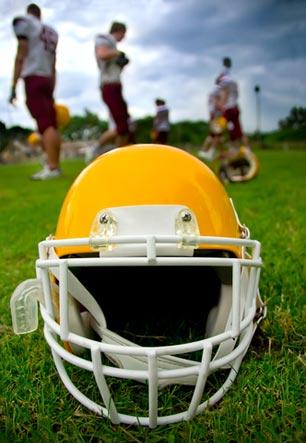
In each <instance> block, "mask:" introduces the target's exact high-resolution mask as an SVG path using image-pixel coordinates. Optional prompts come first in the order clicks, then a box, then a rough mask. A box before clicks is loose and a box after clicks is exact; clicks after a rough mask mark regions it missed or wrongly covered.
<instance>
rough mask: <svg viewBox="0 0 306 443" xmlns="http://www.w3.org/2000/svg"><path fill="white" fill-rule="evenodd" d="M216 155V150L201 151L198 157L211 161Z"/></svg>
mask: <svg viewBox="0 0 306 443" xmlns="http://www.w3.org/2000/svg"><path fill="white" fill-rule="evenodd" d="M214 153H215V151H214V149H209V150H208V151H202V150H200V151H199V152H198V156H199V157H200V158H203V159H204V160H209V161H210V160H212V159H213V156H214Z"/></svg>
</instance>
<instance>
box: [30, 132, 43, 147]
mask: <svg viewBox="0 0 306 443" xmlns="http://www.w3.org/2000/svg"><path fill="white" fill-rule="evenodd" d="M27 141H28V143H29V145H31V146H34V147H36V146H39V145H40V144H41V138H40V135H39V134H38V133H37V132H32V133H31V134H30V135H29V136H28V138H27Z"/></svg>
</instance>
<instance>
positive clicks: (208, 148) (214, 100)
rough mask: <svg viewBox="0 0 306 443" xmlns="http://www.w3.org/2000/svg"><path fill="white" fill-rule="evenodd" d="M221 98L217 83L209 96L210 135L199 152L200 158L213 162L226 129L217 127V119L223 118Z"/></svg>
mask: <svg viewBox="0 0 306 443" xmlns="http://www.w3.org/2000/svg"><path fill="white" fill-rule="evenodd" d="M220 96H221V94H220V86H219V84H218V82H216V83H215V84H214V86H213V88H212V89H211V91H210V92H209V94H208V112H209V133H208V136H207V137H206V139H205V140H204V143H203V145H202V148H201V149H200V150H199V152H198V155H199V157H201V158H205V159H207V160H212V158H213V156H214V153H215V150H216V148H217V145H218V142H219V138H220V137H221V136H222V133H223V132H224V129H225V128H223V127H222V126H218V125H216V122H217V121H218V120H217V119H218V118H219V119H220V117H221V116H222V112H221V111H220V110H219V103H220Z"/></svg>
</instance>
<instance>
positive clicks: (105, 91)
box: [101, 83, 129, 134]
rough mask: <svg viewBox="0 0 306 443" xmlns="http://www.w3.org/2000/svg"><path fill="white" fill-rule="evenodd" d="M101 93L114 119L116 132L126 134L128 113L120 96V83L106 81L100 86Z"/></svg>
mask: <svg viewBox="0 0 306 443" xmlns="http://www.w3.org/2000/svg"><path fill="white" fill-rule="evenodd" d="M101 94H102V99H103V101H104V103H105V104H106V105H107V106H108V108H109V110H110V113H111V115H112V117H113V119H114V122H115V124H116V129H117V132H118V134H128V133H129V113H128V108H127V104H126V102H125V100H124V98H123V96H122V85H121V84H120V83H106V84H104V85H103V86H102V87H101Z"/></svg>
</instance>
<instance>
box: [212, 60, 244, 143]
mask: <svg viewBox="0 0 306 443" xmlns="http://www.w3.org/2000/svg"><path fill="white" fill-rule="evenodd" d="M231 67H232V61H231V59H230V58H229V57H224V59H223V69H222V71H221V73H220V74H219V75H218V77H217V79H216V83H217V84H218V85H219V87H220V99H219V103H218V110H219V111H220V112H222V115H223V117H224V118H225V119H226V120H227V129H228V135H229V138H230V142H231V146H232V148H233V149H235V148H239V147H240V146H241V144H242V145H243V146H245V147H248V145H249V142H248V138H247V136H246V135H245V134H244V132H243V130H242V125H241V123H240V109H239V105H238V98H239V88H238V83H237V81H236V80H235V79H234V78H233V76H232V74H231Z"/></svg>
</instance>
